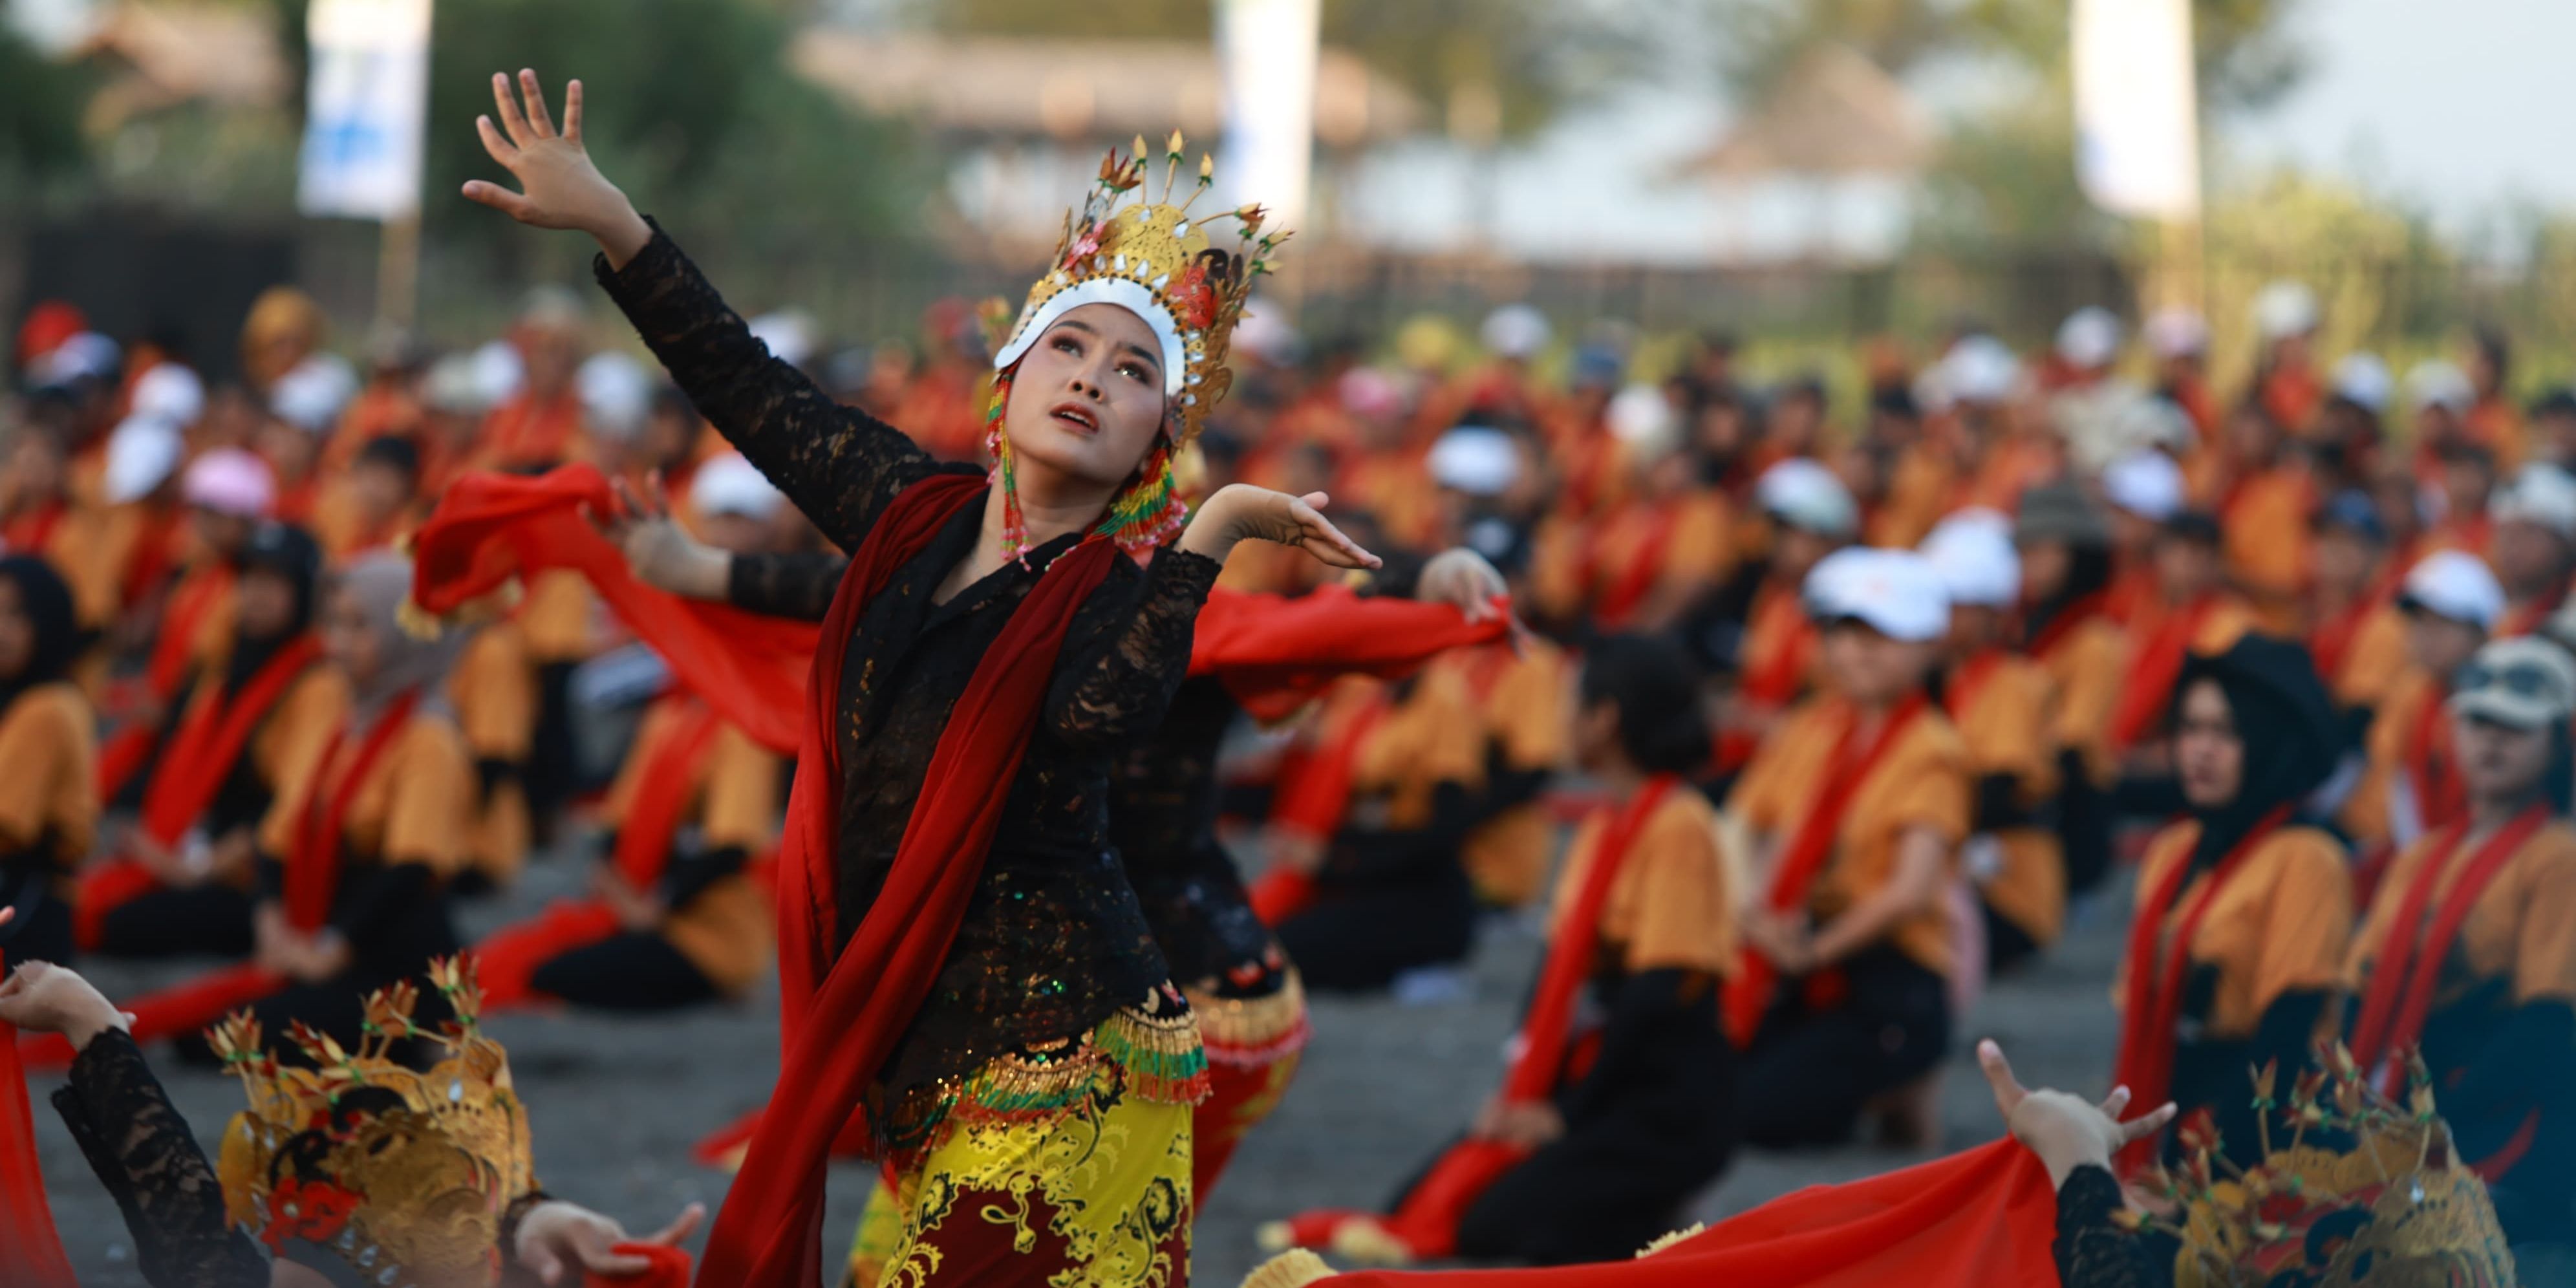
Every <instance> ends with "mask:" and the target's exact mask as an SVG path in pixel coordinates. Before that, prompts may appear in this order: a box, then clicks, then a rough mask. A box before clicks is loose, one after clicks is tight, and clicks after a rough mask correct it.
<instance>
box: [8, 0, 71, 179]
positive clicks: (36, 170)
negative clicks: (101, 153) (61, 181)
mask: <svg viewBox="0 0 2576 1288" xmlns="http://www.w3.org/2000/svg"><path fill="white" fill-rule="evenodd" d="M90 81H91V78H90V77H89V76H88V75H87V74H86V73H84V72H82V71H81V70H80V69H78V68H75V67H70V66H66V65H64V64H61V63H57V62H54V61H52V60H50V59H47V58H46V57H45V56H44V55H42V54H40V53H38V52H37V51H36V50H35V48H34V47H32V46H30V45H29V44H27V42H26V41H25V40H23V39H21V38H20V37H19V36H18V33H17V32H15V31H13V30H10V29H9V28H8V27H6V26H0V178H12V179H16V180H20V181H21V182H0V192H7V191H9V190H13V189H19V188H21V187H22V186H23V183H24V182H26V181H37V180H43V179H49V178H55V177H60V176H63V175H68V174H72V173H75V172H77V171H79V170H80V169H81V168H82V167H83V166H84V165H85V164H86V163H87V161H88V159H89V147H88V143H87V141H86V140H85V139H83V137H82V135H81V128H80V119H81V109H82V107H83V105H85V104H86V103H87V102H88V101H89V91H90Z"/></svg>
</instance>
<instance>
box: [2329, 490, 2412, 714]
mask: <svg viewBox="0 0 2576 1288" xmlns="http://www.w3.org/2000/svg"><path fill="white" fill-rule="evenodd" d="M2311 534H2312V535H2311V538H2310V540H2311V542H2312V544H2313V547H2314V549H2315V551H2316V554H2315V560H2314V567H2315V569H2316V576H2315V578H2314V579H2313V581H2312V582H2311V584H2310V586H2309V590H2308V612H2307V619H2308V621H2309V622H2310V623H2311V625H2310V626H2309V628H2308V634H2307V644H2308V656H2309V658H2310V659H2311V660H2313V661H2314V662H2315V663H2316V666H2317V674H2318V675H2319V676H2322V677H2323V678H2324V679H2325V682H2326V689H2327V691H2328V692H2329V693H2331V694H2333V695H2334V700H2335V705H2336V706H2337V707H2339V708H2341V709H2342V710H2343V711H2344V712H2345V713H2346V714H2347V716H2348V717H2350V718H2353V719H2355V720H2356V721H2357V722H2358V725H2359V726H2363V727H2366V726H2367V725H2368V723H2369V720H2370V712H2372V711H2373V710H2375V709H2377V708H2378V706H2379V704H2380V703H2381V702H2382V701H2383V700H2385V699H2386V698H2387V697H2388V694H2389V691H2390V690H2391V689H2392V688H2393V687H2395V685H2396V683H2397V677H2398V676H2399V675H2400V674H2401V673H2403V672H2404V671H2405V669H2406V615H2405V614H2404V613H2402V612H2400V611H2398V608H2397V603H2396V599H2397V582H2396V581H2395V580H2394V579H2392V578H2390V577H2389V576H2388V575H2387V564H2388V562H2389V558H2388V534H2387V531H2386V530H2385V529H2383V528H2382V527H2381V526H2380V523H2379V507H2378V506H2376V505H2374V504H2373V503H2372V502H2371V499H2370V497H2369V496H2368V495H2367V494H2366V493H2363V492H2359V491H2351V490H2347V491H2343V492H2338V493H2336V494H2335V495H2334V496H2333V498H2331V499H2330V500H2328V501H2327V502H2326V503H2325V504H2324V505H2323V506H2320V507H2318V509H2317V514H2316V519H2315V521H2314V523H2313V524H2312V525H2311Z"/></svg>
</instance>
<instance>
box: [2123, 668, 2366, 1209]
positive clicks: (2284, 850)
mask: <svg viewBox="0 0 2576 1288" xmlns="http://www.w3.org/2000/svg"><path fill="white" fill-rule="evenodd" d="M2174 711H2175V714H2174V724H2175V735H2174V760H2175V765H2176V768H2177V770H2178V771H2179V776H2180V779H2181V786H2182V797H2183V800H2184V801H2185V802H2186V804H2187V807H2188V810H2189V816H2188V817H2186V818H2183V819H2181V820H2179V821H2177V822H2174V823H2172V824H2171V825H2169V826H2167V827H2166V828H2165V829H2164V830H2163V831H2160V832H2158V833H2157V834H2156V836H2155V839H2154V840H2152V841H2150V842H2149V843H2148V845H2147V853H2146V857H2145V859H2144V860H2142V861H2141V863H2140V864H2139V867H2138V885H2137V890H2138V896H2137V905H2136V907H2137V911H2136V913H2135V914H2134V916H2133V918H2132V920H2131V925H2130V933H2129V949H2128V952H2127V954H2126V955H2125V957H2124V958H2123V960H2122V963H2121V982H2120V983H2119V984H2118V985H2116V986H2115V992H2114V996H2115V997H2116V998H2118V999H2119V1001H2120V1007H2121V1027H2122V1032H2121V1041H2120V1059H2119V1065H2118V1070H2119V1072H2118V1076H2117V1077H2116V1079H2115V1081H2117V1082H2118V1083H2120V1084H2121V1085H2124V1086H2127V1087H2128V1088H2130V1089H2131V1091H2132V1092H2133V1094H2135V1095H2136V1097H2137V1098H2138V1100H2139V1102H2140V1103H2150V1104H2161V1103H2163V1102H2165V1101H2167V1100H2171V1101H2172V1102H2173V1103H2174V1104H2175V1105H2176V1106H2178V1107H2179V1108H2180V1109H2181V1115H2182V1120H2183V1121H2184V1122H2185V1123H2186V1125H2188V1124H2190V1123H2192V1122H2193V1121H2195V1120H2199V1121H2202V1122H2206V1123H2210V1124H2212V1125H2214V1127H2215V1129H2216V1131H2217V1133H2218V1139H2219V1141H2220V1142H2221V1149H2222V1151H2223V1152H2224V1154H2225V1155H2226V1157H2228V1158H2229V1159H2231V1160H2234V1161H2235V1162H2236V1164H2237V1165H2238V1166H2243V1167H2250V1166H2253V1165H2254V1164H2255V1163H2256V1162H2258V1161H2260V1160H2261V1158H2262V1157H2263V1154H2264V1147H2263V1144H2262V1142H2263V1139H2264V1137H2263V1135H2262V1133H2260V1132H2259V1131H2257V1130H2256V1128H2255V1123H2254V1116H2255V1113H2256V1112H2257V1111H2256V1110H2255V1109H2254V1108H2253V1103H2254V1102H2253V1101H2252V1099H2251V1098H2250V1097H2248V1096H2247V1095H2246V1094H2245V1079H2246V1071H2247V1070H2249V1069H2267V1068H2272V1067H2274V1066H2275V1064H2276V1063H2277V1067H2278V1069H2279V1074H2278V1076H2279V1080H2280V1085H2281V1086H2284V1087H2287V1086H2291V1085H2294V1084H2296V1083H2297V1081H2298V1078H2299V1074H2300V1071H2301V1070H2303V1069H2305V1068H2307V1067H2308V1066H2309V1065H2310V1064H2311V1062H2312V1061H2311V1057H2310V1055H2309V1051H2310V1044H2311V1042H2312V1041H2313V1040H2314V1039H2315V1038H2316V1037H2317V1036H2318V1035H2319V1033H2320V1032H2321V1031H2323V1030H2325V1029H2327V1028H2329V1027H2330V1026H2331V1025H2332V1023H2333V1012H2332V1009H2331V1008H2332V1006H2333V1003H2334V1002H2335V1000H2336V998H2337V995H2338V992H2337V991H2338V989H2339V988H2340V986H2341V983H2342V976H2343V959H2344V950H2345V944H2346V942H2347V941H2348V940H2349V938H2350V936H2351V932H2352V914H2353V892H2352V879H2351V877H2350V876H2349V875H2348V874H2347V871H2346V865H2347V863H2348V861H2349V860H2348V856H2347V855H2346V854H2345V852H2344V848H2343V844H2342V843H2341V842H2340V841H2337V840H2336V839H2335V838H2334V836H2333V835H2332V834H2331V833H2329V832H2326V831H2325V830H2323V829H2321V828H2319V827H2316V826H2314V825H2312V824H2310V823H2308V822H2306V821H2305V820H2304V819H2303V817H2302V815H2301V814H2300V808H2301V806H2302V804H2303V803H2304V802H2305V801H2306V800H2307V798H2308V796H2309V794H2310V793H2312V792H2314V791H2315V790H2316V789H2317V788H2318V786H2319V785H2321V784H2323V783H2324V782H2325V781H2326V778H2327V777H2328V775H2330V774H2332V773H2333V772H2334V768H2335V764H2336V762H2337V761H2338V760H2339V759H2340V758H2341V757H2342V755H2343V751H2344V747H2345V741H2346V740H2345V738H2344V734H2343V730H2342V726H2341V724H2340V722H2339V721H2338V720H2337V719H2336V718H2335V714H2334V709H2333V705H2332V703H2331V702H2330V701H2329V700H2328V699H2327V697H2326V693H2325V686H2324V685H2323V684H2321V683H2319V682H2318V680H2317V677H2316V671H2315V669H2314V668H2313V667H2311V666H2309V665H2308V657H2307V654H2306V653H2305V652H2304V651H2302V650H2301V649H2300V648H2299V647H2298V646H2296V645H2294V644H2290V643H2288V642H2286V641H2282V640H2274V639H2265V638H2261V637H2252V638H2247V639H2244V640H2240V641H2238V642H2237V643H2236V644H2235V645H2234V646H2233V647H2231V648H2229V649H2227V650H2225V651H2224V652H2220V653H2217V654H2201V655H2197V656H2194V657H2193V658H2192V659H2191V661H2190V663H2189V665H2188V666H2187V667H2186V669H2185V670H2184V672H2183V675H2182V678H2181V683H2180V685H2179V686H2178V688H2177V696H2176V699H2175V702H2174ZM2183 1134H2184V1133H2180V1132H2178V1133H2175V1134H2174V1135H2173V1136H2172V1137H2168V1139H2167V1143H2166V1151H2167V1157H2169V1158H2170V1157H2174V1156H2177V1155H2179V1154H2180V1153H2181V1152H2183V1151H2182V1146H2181V1145H2180V1137H2181V1135H2183Z"/></svg>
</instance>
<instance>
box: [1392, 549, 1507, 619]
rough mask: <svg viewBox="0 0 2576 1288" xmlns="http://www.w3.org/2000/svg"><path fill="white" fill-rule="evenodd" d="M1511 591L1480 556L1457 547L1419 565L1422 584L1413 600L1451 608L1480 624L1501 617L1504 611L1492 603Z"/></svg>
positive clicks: (1415, 591) (1416, 589)
mask: <svg viewBox="0 0 2576 1288" xmlns="http://www.w3.org/2000/svg"><path fill="white" fill-rule="evenodd" d="M1510 590H1511V588H1510V587H1509V586H1508V585H1506V584H1505V583H1504V581H1503V574H1502V573H1501V572H1499V571H1497V570H1496V569H1495V567H1494V565H1493V564H1491V563H1489V562H1487V561H1486V559H1485V557H1484V556H1483V555H1480V554H1477V553H1476V552H1475V551H1473V550H1470V549H1468V548H1466V547H1465V546H1457V547H1453V548H1451V549H1448V550H1443V551H1441V552H1440V553H1438V554H1436V555H1433V556H1431V560H1430V562H1428V563H1425V564H1424V565H1422V580H1421V582H1420V584H1419V585H1417V586H1416V587H1415V589H1414V598H1416V599H1420V600H1422V601H1424V602H1426V603H1433V604H1448V605H1451V606H1453V607H1455V608H1456V609H1457V610H1458V611H1459V612H1461V613H1463V614H1465V615H1466V617H1467V620H1468V621H1471V622H1481V621H1486V620H1488V619H1491V618H1495V617H1500V616H1502V615H1503V614H1504V612H1505V611H1506V610H1505V609H1504V608H1503V607H1502V606H1501V605H1499V604H1497V603H1495V601H1496V600H1499V599H1501V598H1502V597H1503V596H1505V595H1507V594H1509V593H1510Z"/></svg>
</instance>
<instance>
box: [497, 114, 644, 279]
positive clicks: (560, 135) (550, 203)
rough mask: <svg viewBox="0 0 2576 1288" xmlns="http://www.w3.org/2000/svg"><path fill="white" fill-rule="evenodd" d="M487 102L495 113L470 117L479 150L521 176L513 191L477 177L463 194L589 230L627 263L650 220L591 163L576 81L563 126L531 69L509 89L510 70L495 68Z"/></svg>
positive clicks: (611, 255)
mask: <svg viewBox="0 0 2576 1288" xmlns="http://www.w3.org/2000/svg"><path fill="white" fill-rule="evenodd" d="M492 101H493V105H494V106H495V108H496V109H497V110H498V111H499V113H500V119H499V122H498V123H497V124H496V123H495V122H494V120H493V118H492V117H489V116H478V117H476V118H474V128H475V130H476V131H477V132H478V133H480V134H481V135H482V136H483V150H484V151H486V152H489V153H491V154H492V159H493V160H495V161H498V162H500V163H501V167H502V168H503V169H505V170H508V171H509V172H510V173H511V174H512V175H513V176H515V177H516V178H517V179H518V181H519V189H520V190H519V191H517V192H512V191H510V190H509V189H508V188H505V187H502V186H501V185H499V184H497V183H487V182H485V181H483V180H481V179H476V180H474V181H472V182H470V183H468V184H466V185H465V196H466V198H467V199H468V200H471V201H479V202H481V203H483V204H484V205H487V206H490V207H492V208H493V209H494V210H498V211H500V212H501V213H503V214H505V215H508V216H509V217H511V218H512V219H516V220H518V221H519V222H520V223H523V224H532V225H534V226H536V227H539V228H568V229H572V230H573V231H576V232H585V233H589V234H590V235H591V236H592V237H595V238H597V239H598V240H599V245H600V249H602V250H605V251H607V252H608V260H609V263H610V264H611V265H613V266H615V267H620V268H622V267H624V266H625V264H626V261H628V260H630V259H633V258H635V255H636V252H638V251H641V250H643V249H644V244H645V243H646V242H649V241H651V240H653V229H652V226H651V225H649V224H647V223H645V222H644V217H643V216H642V215H639V214H637V213H635V206H634V203H632V202H630V201H628V200H627V199H626V194H625V193H623V192H620V191H619V190H618V188H617V185H616V184H613V183H610V182H609V181H608V177H607V176H606V175H603V174H601V173H600V172H599V167H598V166H596V165H593V164H591V160H590V151H589V149H587V148H584V147H583V146H582V143H581V82H580V81H574V82H572V83H571V84H569V85H567V86H565V88H564V120H563V128H562V129H560V130H558V129H556V128H555V120H554V116H553V114H552V113H550V112H548V111H547V110H546V95H545V91H544V90H543V89H541V88H540V87H539V86H538V84H537V74H536V72H535V71H533V70H527V69H522V70H521V71H520V72H519V84H518V88H517V90H516V91H515V92H514V91H513V90H512V88H511V85H510V78H509V76H508V75H506V74H504V73H501V72H494V73H492Z"/></svg>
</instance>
